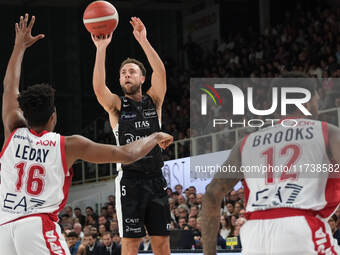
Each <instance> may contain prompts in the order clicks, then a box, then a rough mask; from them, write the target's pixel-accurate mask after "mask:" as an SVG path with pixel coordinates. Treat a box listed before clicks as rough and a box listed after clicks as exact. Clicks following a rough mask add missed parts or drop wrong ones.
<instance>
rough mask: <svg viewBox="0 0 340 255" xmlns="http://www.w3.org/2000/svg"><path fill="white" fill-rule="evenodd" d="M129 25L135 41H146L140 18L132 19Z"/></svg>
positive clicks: (144, 29)
mask: <svg viewBox="0 0 340 255" xmlns="http://www.w3.org/2000/svg"><path fill="white" fill-rule="evenodd" d="M130 24H131V26H132V28H133V35H134V36H135V38H136V40H137V41H140V40H143V39H146V28H145V26H144V24H143V22H142V21H141V20H140V18H136V17H132V18H131V20H130Z"/></svg>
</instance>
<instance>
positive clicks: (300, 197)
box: [241, 119, 340, 218]
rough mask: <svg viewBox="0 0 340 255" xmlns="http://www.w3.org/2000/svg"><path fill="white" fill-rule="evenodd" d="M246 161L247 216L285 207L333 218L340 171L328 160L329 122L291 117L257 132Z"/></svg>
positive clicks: (247, 144)
mask: <svg viewBox="0 0 340 255" xmlns="http://www.w3.org/2000/svg"><path fill="white" fill-rule="evenodd" d="M295 124H296V126H295V127H287V126H294V125H295ZM241 159H242V160H241V161H242V170H243V172H244V176H245V180H244V186H245V190H244V192H245V200H246V211H247V212H254V211H257V210H266V209H271V208H284V207H285V208H297V209H307V210H313V211H316V212H317V214H319V215H320V216H321V217H324V218H327V217H329V216H330V215H331V214H332V213H333V212H334V211H335V210H336V208H337V206H338V204H339V202H340V193H339V192H340V188H339V186H340V183H339V181H338V179H335V178H328V175H329V174H330V172H332V171H333V172H339V171H340V169H339V165H338V164H332V163H331V162H330V160H329V158H328V128H327V123H325V122H320V121H314V120H308V119H286V120H284V122H282V123H280V124H278V125H275V126H274V127H270V128H266V129H263V130H260V131H257V132H254V133H252V134H250V135H249V136H247V137H245V138H244V140H243V141H242V143H241ZM288 170H289V171H288Z"/></svg>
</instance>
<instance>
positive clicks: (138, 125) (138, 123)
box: [135, 120, 150, 129]
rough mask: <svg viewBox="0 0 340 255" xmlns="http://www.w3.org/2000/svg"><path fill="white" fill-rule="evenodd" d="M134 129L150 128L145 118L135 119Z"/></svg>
mask: <svg viewBox="0 0 340 255" xmlns="http://www.w3.org/2000/svg"><path fill="white" fill-rule="evenodd" d="M135 128H136V129H147V128H150V123H149V121H147V120H141V121H135Z"/></svg>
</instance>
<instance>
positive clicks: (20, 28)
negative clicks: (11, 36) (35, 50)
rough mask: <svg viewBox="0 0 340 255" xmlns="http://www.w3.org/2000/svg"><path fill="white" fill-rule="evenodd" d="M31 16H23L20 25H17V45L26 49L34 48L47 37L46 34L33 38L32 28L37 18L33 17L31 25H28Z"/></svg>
mask: <svg viewBox="0 0 340 255" xmlns="http://www.w3.org/2000/svg"><path fill="white" fill-rule="evenodd" d="M28 17H29V15H28V14H27V13H26V14H25V17H23V16H21V17H20V21H19V23H15V45H16V46H19V47H22V48H23V49H26V48H28V47H30V46H32V45H33V44H34V43H35V42H36V41H38V40H40V39H42V38H44V37H45V35H44V34H38V35H36V36H32V34H31V33H32V28H33V25H34V21H35V17H34V16H32V18H31V21H30V23H29V24H28V25H27V23H28Z"/></svg>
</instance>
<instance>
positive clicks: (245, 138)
mask: <svg viewBox="0 0 340 255" xmlns="http://www.w3.org/2000/svg"><path fill="white" fill-rule="evenodd" d="M248 136H249V135H246V136H245V137H243V139H242V142H241V145H240V152H241V153H242V150H243V147H244V145H245V143H246V141H247V138H248Z"/></svg>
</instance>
